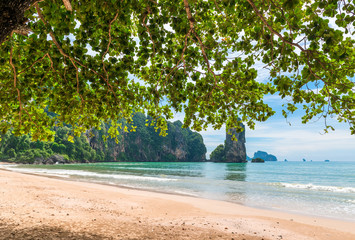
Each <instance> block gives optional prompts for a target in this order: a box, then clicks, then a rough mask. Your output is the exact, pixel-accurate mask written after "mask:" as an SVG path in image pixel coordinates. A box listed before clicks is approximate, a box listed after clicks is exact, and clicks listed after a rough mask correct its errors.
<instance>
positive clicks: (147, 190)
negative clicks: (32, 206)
mask: <svg viewBox="0 0 355 240" xmlns="http://www.w3.org/2000/svg"><path fill="white" fill-rule="evenodd" d="M1 165H26V166H27V164H14V163H8V162H0V170H4V171H9V172H15V173H20V174H26V175H32V176H39V177H46V178H52V179H58V180H63V181H71V182H82V183H92V184H98V185H103V186H109V187H116V188H121V189H127V190H137V191H143V192H147V193H158V194H168V195H172V196H186V197H191V198H196V199H206V200H214V201H221V202H226V203H231V204H236V205H240V206H243V207H248V208H253V209H259V210H265V211H271V212H277V213H281V214H282V213H285V214H291V215H298V216H301V217H302V216H303V217H308V218H321V219H328V220H335V221H342V222H349V223H355V218H354V219H349V218H346V219H342V218H339V217H331V216H322V215H316V214H307V213H304V212H299V211H292V210H286V209H278V208H271V207H263V206H257V205H248V204H244V203H242V202H233V201H228V200H222V199H213V198H207V197H202V196H198V195H193V194H188V193H179V192H166V191H159V190H157V189H146V188H137V187H130V186H125V185H119V184H110V183H106V182H100V181H89V180H85V179H81V178H70V177H64V176H57V175H51V174H41V173H31V172H21V171H15V170H12V169H7V168H1Z"/></svg>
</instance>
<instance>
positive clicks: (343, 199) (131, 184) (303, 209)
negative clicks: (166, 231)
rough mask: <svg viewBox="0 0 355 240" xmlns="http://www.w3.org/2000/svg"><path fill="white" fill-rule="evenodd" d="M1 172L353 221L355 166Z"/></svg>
mask: <svg viewBox="0 0 355 240" xmlns="http://www.w3.org/2000/svg"><path fill="white" fill-rule="evenodd" d="M0 167H2V168H7V169H10V170H12V171H18V172H23V173H31V174H40V175H46V176H55V177H59V178H65V179H70V180H74V181H85V182H94V183H101V184H109V185H113V186H121V187H128V188H134V189H142V190H148V191H157V192H164V193H170V194H181V195H187V196H193V197H197V198H207V199H216V200H221V201H228V202H234V203H238V204H243V205H246V206H251V207H256V208H262V209H273V210H278V211H284V212H291V213H297V214H303V215H310V216H321V217H327V218H333V219H341V220H346V221H354V222H355V162H337V161H332V162H315V161H313V162H291V161H289V162H265V163H250V162H249V163H212V162H201V163H196V162H193V163H192V162H176V163H175V162H173V163H172V162H109V163H89V164H65V165H0Z"/></svg>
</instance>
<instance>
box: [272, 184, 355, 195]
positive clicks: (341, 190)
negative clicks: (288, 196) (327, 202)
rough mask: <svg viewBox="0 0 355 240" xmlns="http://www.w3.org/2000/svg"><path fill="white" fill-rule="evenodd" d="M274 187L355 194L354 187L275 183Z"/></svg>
mask: <svg viewBox="0 0 355 240" xmlns="http://www.w3.org/2000/svg"><path fill="white" fill-rule="evenodd" d="M272 185H276V186H281V187H285V188H293V189H307V190H314V191H324V192H338V193H355V188H353V187H336V186H322V185H314V184H311V183H309V184H300V183H275V184H272Z"/></svg>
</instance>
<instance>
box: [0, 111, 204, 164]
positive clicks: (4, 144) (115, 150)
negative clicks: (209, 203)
mask: <svg viewBox="0 0 355 240" xmlns="http://www.w3.org/2000/svg"><path fill="white" fill-rule="evenodd" d="M150 121H151V118H150V117H148V118H147V117H146V116H145V115H144V114H142V113H137V114H135V115H134V116H133V124H134V126H135V127H136V128H135V131H133V132H130V133H126V132H124V131H120V135H119V137H118V140H119V142H117V143H116V139H112V138H107V140H106V141H104V140H103V139H104V138H105V137H106V136H107V135H109V132H108V131H109V129H110V125H109V124H104V123H102V124H101V127H100V129H93V130H92V131H91V133H87V134H85V135H81V136H80V137H77V136H75V137H74V142H71V141H68V136H70V134H71V132H72V128H71V126H63V127H56V128H54V129H53V130H54V131H55V133H56V135H55V139H54V141H53V142H41V141H34V142H32V141H31V137H30V136H29V135H24V136H19V137H17V136H15V135H14V134H12V133H11V132H10V131H8V132H7V133H6V134H3V135H1V138H2V141H1V142H0V160H4V161H10V162H17V163H44V162H47V159H49V158H50V157H51V156H58V155H60V156H62V159H63V162H101V161H204V160H205V154H206V147H205V145H204V143H203V139H202V136H201V135H200V134H198V133H196V132H192V131H191V130H190V129H188V128H182V123H181V122H180V121H176V122H174V123H171V122H168V130H167V133H168V135H167V136H165V137H162V136H159V133H158V132H156V131H155V128H154V126H150V125H149V124H148V123H149V122H150ZM120 123H121V124H123V125H124V122H123V121H122V122H120ZM146 125H148V126H146ZM56 159H58V158H55V159H54V160H53V161H54V162H56ZM53 161H52V162H53Z"/></svg>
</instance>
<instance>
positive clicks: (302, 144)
mask: <svg viewBox="0 0 355 240" xmlns="http://www.w3.org/2000/svg"><path fill="white" fill-rule="evenodd" d="M265 102H267V103H269V104H270V106H271V107H273V109H274V110H276V114H275V115H274V116H273V117H271V118H270V119H269V120H267V121H266V122H263V123H259V122H257V124H256V127H255V130H251V129H248V128H247V129H246V149H247V155H248V156H250V157H253V155H254V152H256V151H258V150H262V151H266V152H268V153H270V154H273V155H275V156H276V157H277V158H278V160H279V161H283V160H284V159H287V160H289V161H302V159H303V158H305V159H306V160H307V161H310V160H313V161H324V160H326V159H329V160H331V161H355V135H351V134H350V130H349V126H348V125H347V124H345V123H338V122H337V121H336V120H332V119H328V120H327V122H328V124H330V123H331V125H332V126H334V127H335V131H333V132H329V133H327V134H324V130H323V129H324V120H319V121H317V122H311V123H307V124H302V123H301V116H302V115H303V114H302V111H296V112H295V113H294V114H293V115H291V116H289V118H288V119H287V121H286V119H285V118H284V117H283V116H282V115H281V110H282V103H283V102H282V100H280V98H279V97H278V96H266V97H265ZM181 116H182V115H180V116H179V115H177V116H176V117H177V118H178V119H181ZM289 123H290V124H291V125H290V124H289ZM200 134H201V135H202V136H203V138H204V142H205V144H206V147H207V155H208V156H209V154H210V153H211V152H212V151H213V150H214V149H215V148H216V146H218V145H219V144H222V143H223V142H224V140H225V128H223V129H220V130H217V131H216V130H213V129H212V128H209V129H207V130H206V131H203V132H200Z"/></svg>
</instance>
